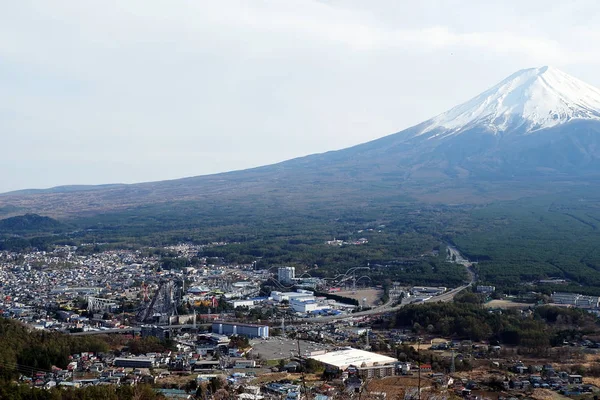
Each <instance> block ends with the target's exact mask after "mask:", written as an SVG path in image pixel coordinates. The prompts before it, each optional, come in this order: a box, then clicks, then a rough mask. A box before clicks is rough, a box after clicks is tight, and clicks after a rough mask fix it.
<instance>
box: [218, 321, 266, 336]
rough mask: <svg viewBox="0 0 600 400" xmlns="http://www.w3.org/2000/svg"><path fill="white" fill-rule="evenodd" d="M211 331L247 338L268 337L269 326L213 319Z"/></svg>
mask: <svg viewBox="0 0 600 400" xmlns="http://www.w3.org/2000/svg"><path fill="white" fill-rule="evenodd" d="M212 332H213V333H218V334H219V335H227V336H232V335H239V336H246V337H249V338H255V337H260V338H268V337H269V327H268V326H267V325H253V324H240V323H237V322H224V321H215V322H213V324H212Z"/></svg>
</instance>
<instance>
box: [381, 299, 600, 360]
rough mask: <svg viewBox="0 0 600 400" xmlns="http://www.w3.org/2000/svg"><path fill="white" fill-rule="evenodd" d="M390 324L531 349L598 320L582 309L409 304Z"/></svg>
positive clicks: (553, 342)
mask: <svg viewBox="0 0 600 400" xmlns="http://www.w3.org/2000/svg"><path fill="white" fill-rule="evenodd" d="M388 323H389V326H390V327H404V328H407V327H408V328H410V329H413V330H414V331H415V333H425V332H428V333H434V334H438V335H442V336H445V337H455V338H457V339H470V340H474V341H480V340H488V341H497V342H499V343H503V344H508V345H519V346H523V347H524V348H528V349H536V348H545V347H548V346H550V345H559V344H562V341H563V340H565V339H573V338H576V337H581V336H582V335H584V334H586V333H594V332H596V330H597V328H598V326H597V318H596V317H595V316H594V315H592V314H589V313H587V312H585V311H583V310H577V309H569V308H558V307H550V306H541V307H536V308H535V309H534V310H532V311H530V312H529V313H528V314H527V313H526V314H522V313H521V312H520V311H519V310H503V311H502V312H490V311H489V310H486V309H485V308H483V307H482V306H481V304H474V303H470V302H468V303H465V302H459V303H428V304H419V305H410V306H407V307H404V308H402V309H400V310H399V311H398V312H397V313H396V314H395V315H394V316H393V317H392V318H391V320H390V321H388ZM574 327H576V329H574Z"/></svg>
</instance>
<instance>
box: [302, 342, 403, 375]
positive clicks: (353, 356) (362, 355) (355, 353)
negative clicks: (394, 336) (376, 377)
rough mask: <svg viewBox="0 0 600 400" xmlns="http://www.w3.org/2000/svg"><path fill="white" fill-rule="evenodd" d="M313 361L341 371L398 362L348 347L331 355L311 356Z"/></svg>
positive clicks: (331, 352) (330, 353)
mask: <svg viewBox="0 0 600 400" xmlns="http://www.w3.org/2000/svg"><path fill="white" fill-rule="evenodd" d="M309 358H312V359H313V360H316V361H319V362H322V363H324V364H328V365H332V366H334V367H337V368H339V369H341V370H345V369H346V368H348V367H349V366H350V365H354V366H355V367H357V368H361V367H372V366H373V365H375V364H377V365H386V364H391V363H395V362H397V361H398V360H397V359H395V358H392V357H388V356H384V355H381V354H377V353H371V352H370V351H364V350H359V349H353V348H351V347H348V348H346V349H343V350H337V351H330V352H329V353H325V354H320V355H316V356H311V357H309Z"/></svg>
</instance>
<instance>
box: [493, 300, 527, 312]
mask: <svg viewBox="0 0 600 400" xmlns="http://www.w3.org/2000/svg"><path fill="white" fill-rule="evenodd" d="M484 306H485V307H486V308H502V309H504V310H507V309H509V308H520V309H525V308H529V307H533V306H534V305H533V304H527V303H513V302H512V301H509V300H492V301H490V302H487V303H485V304H484Z"/></svg>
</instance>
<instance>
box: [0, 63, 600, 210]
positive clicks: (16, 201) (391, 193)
mask: <svg viewBox="0 0 600 400" xmlns="http://www.w3.org/2000/svg"><path fill="white" fill-rule="evenodd" d="M596 180H600V89H597V88H595V87H593V86H590V85H588V84H587V83H585V82H582V81H581V80H579V79H577V78H574V77H572V76H570V75H568V74H566V73H564V72H562V71H560V70H559V69H556V68H552V67H541V68H530V69H524V70H521V71H518V72H516V73H514V74H512V75H511V76H509V77H508V78H506V79H504V80H503V81H501V82H500V83H498V84H497V85H495V86H493V87H492V88H490V89H488V90H486V91H484V92H483V93H481V94H480V95H478V96H476V97H474V98H473V99H471V100H469V101H467V102H465V103H463V104H460V105H458V106H456V107H454V108H452V109H450V110H449V111H447V112H444V113H442V114H440V115H438V116H436V117H434V118H432V119H430V120H427V121H425V122H422V123H420V124H418V125H416V126H413V127H411V128H408V129H406V130H403V131H401V132H398V133H395V134H392V135H389V136H385V137H382V138H380V139H377V140H374V141H371V142H368V143H364V144H361V145H357V146H354V147H351V148H347V149H343V150H338V151H332V152H328V153H323V154H315V155H311V156H306V157H302V158H297V159H293V160H289V161H285V162H282V163H279V164H274V165H268V166H264V167H259V168H253V169H248V170H243V171H234V172H228V173H222V174H216V175H207V176H197V177H192V178H184V179H177V180H172V181H162V182H149V183H140V184H133V185H105V186H91V187H90V186H84V187H76V186H72V187H59V188H54V189H48V190H41V191H20V192H13V193H7V194H4V195H0V214H1V213H2V210H11V211H10V212H5V213H4V214H5V215H7V213H12V214H14V213H15V212H22V211H27V212H45V213H46V214H49V215H61V214H72V213H80V212H97V211H106V210H114V209H124V208H134V207H139V206H145V205H148V204H157V203H163V204H164V203H169V202H177V201H187V202H189V201H197V200H201V201H204V202H209V203H210V202H212V203H214V204H221V203H222V202H223V201H226V200H232V201H238V202H241V201H248V199H253V200H255V201H259V202H263V203H265V202H267V203H268V204H270V205H273V206H276V205H281V206H282V207H285V206H286V205H289V204H292V203H293V204H297V203H298V202H299V203H302V204H308V203H310V204H317V203H319V204H325V202H331V201H332V200H334V201H341V200H344V201H348V202H351V203H352V204H364V203H365V201H367V202H368V201H371V200H373V199H379V200H382V199H396V198H399V197H403V196H404V197H407V198H412V199H419V200H428V201H438V202H444V201H446V202H451V201H452V202H456V201H458V202H465V201H470V200H474V201H487V200H490V199H496V198H502V197H503V196H505V194H506V193H512V194H513V195H514V196H519V193H521V194H522V193H523V190H525V191H527V190H530V189H531V188H534V187H535V188H540V187H541V188H542V189H541V190H542V191H546V192H551V191H553V190H558V189H560V188H559V185H561V184H566V186H564V185H563V186H562V187H565V188H568V187H569V185H572V184H573V182H577V184H583V185H587V186H586V187H595V186H596V185H595V183H596ZM590 183H592V185H590ZM457 193H459V195H457ZM457 196H458V197H457ZM504 198H505V197H504ZM369 199H370V200H369Z"/></svg>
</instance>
